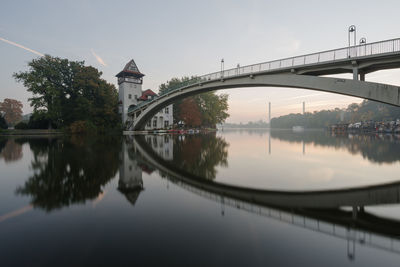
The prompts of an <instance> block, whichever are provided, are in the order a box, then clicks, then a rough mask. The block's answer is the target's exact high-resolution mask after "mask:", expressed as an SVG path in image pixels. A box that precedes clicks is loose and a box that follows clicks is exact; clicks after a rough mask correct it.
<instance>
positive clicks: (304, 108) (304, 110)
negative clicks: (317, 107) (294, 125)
mask: <svg viewBox="0 0 400 267" xmlns="http://www.w3.org/2000/svg"><path fill="white" fill-rule="evenodd" d="M304 114H306V102H304V101H303V115H304Z"/></svg>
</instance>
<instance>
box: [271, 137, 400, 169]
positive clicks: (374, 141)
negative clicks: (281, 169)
mask: <svg viewBox="0 0 400 267" xmlns="http://www.w3.org/2000/svg"><path fill="white" fill-rule="evenodd" d="M271 137H272V138H276V139H279V140H282V141H288V142H294V143H301V142H304V143H305V144H314V145H315V146H328V147H334V148H335V149H346V150H347V151H349V152H350V153H351V154H353V155H357V154H361V155H362V157H363V158H364V159H367V160H369V161H371V162H375V163H379V164H381V163H395V162H397V161H400V153H399V151H400V135H392V134H372V133H371V134H350V133H346V134H339V135H338V134H334V133H329V132H322V131H304V132H302V133H293V132H292V131H271Z"/></svg>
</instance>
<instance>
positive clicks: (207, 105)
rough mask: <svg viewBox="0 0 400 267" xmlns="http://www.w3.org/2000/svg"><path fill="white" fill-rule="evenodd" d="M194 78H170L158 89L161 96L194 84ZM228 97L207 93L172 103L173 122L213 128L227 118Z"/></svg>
mask: <svg viewBox="0 0 400 267" xmlns="http://www.w3.org/2000/svg"><path fill="white" fill-rule="evenodd" d="M195 81H196V77H182V78H181V79H179V78H172V79H171V80H170V81H168V82H166V83H163V84H161V85H160V87H159V92H160V94H162V93H163V92H165V91H168V90H170V89H176V88H179V87H180V86H184V85H188V84H190V83H191V82H195ZM227 111H228V95H227V94H219V95H218V94H216V93H215V92H207V93H202V94H198V95H195V96H190V97H187V98H185V99H183V100H178V101H176V102H175V103H174V122H175V123H178V122H180V121H183V122H184V123H185V124H186V125H187V126H192V127H198V126H207V127H215V126H216V124H218V123H223V122H224V121H225V120H226V119H227V118H228V117H229V114H228V112H227Z"/></svg>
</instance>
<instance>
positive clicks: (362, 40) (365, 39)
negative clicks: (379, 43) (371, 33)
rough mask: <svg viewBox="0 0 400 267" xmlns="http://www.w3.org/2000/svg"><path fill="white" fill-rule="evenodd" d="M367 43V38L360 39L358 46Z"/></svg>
mask: <svg viewBox="0 0 400 267" xmlns="http://www.w3.org/2000/svg"><path fill="white" fill-rule="evenodd" d="M366 43H367V38H365V37H363V38H361V39H360V45H363V44H366Z"/></svg>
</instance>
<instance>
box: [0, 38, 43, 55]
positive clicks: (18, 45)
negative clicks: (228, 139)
mask: <svg viewBox="0 0 400 267" xmlns="http://www.w3.org/2000/svg"><path fill="white" fill-rule="evenodd" d="M0 41H3V42H6V43H8V44H10V45H14V46H16V47H19V48H22V49H24V50H26V51H29V52H31V53H34V54H36V55H38V56H41V57H43V56H44V54H42V53H40V52H38V51H36V50H33V49H30V48H28V47H25V46H23V45H20V44H17V43H14V42H12V41H9V40H7V39H4V38H1V37H0Z"/></svg>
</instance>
